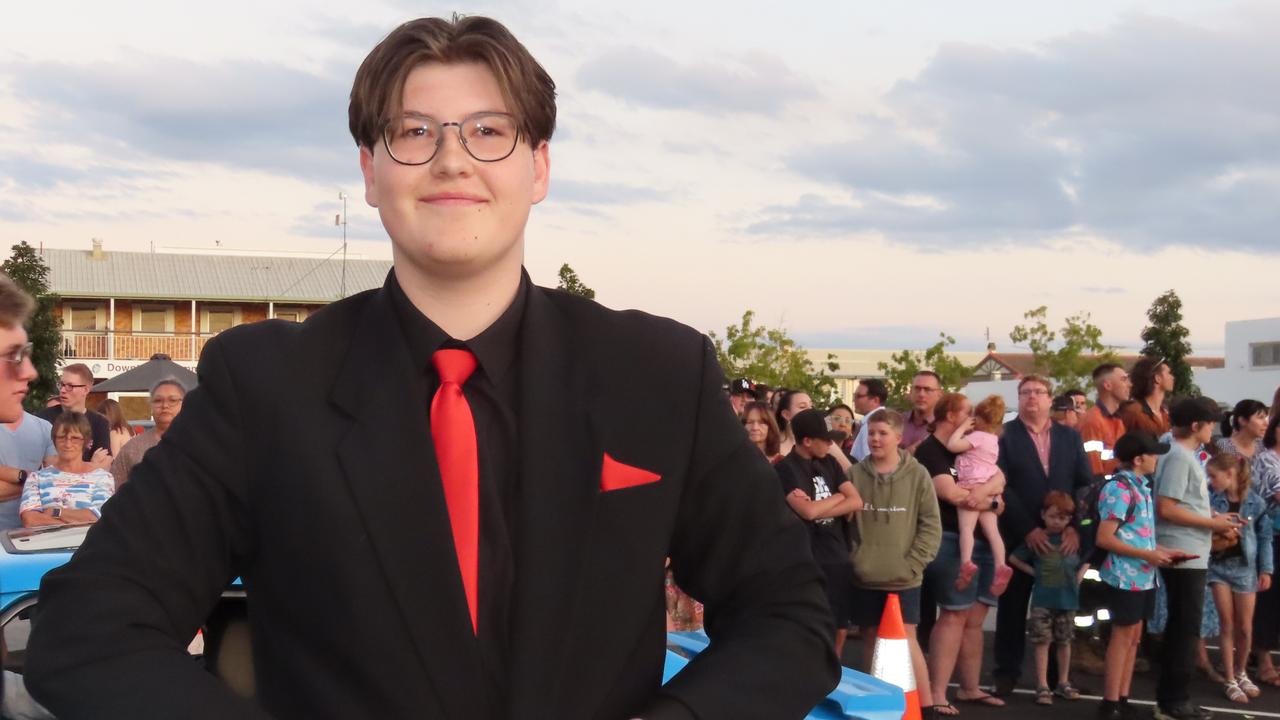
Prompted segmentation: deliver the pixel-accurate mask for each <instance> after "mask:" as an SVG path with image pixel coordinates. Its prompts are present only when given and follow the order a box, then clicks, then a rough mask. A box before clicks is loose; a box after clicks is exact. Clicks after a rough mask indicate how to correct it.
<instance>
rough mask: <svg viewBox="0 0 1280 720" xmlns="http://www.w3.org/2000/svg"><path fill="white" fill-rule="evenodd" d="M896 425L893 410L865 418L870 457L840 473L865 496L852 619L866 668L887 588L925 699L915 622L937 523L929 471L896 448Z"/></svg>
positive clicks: (938, 537) (857, 517)
mask: <svg viewBox="0 0 1280 720" xmlns="http://www.w3.org/2000/svg"><path fill="white" fill-rule="evenodd" d="M902 425H903V419H902V416H901V415H899V414H898V413H896V412H894V411H892V410H887V409H886V410H881V411H880V412H878V413H876V414H875V415H873V416H872V417H871V418H869V419H868V420H867V445H868V447H869V448H870V450H871V454H870V455H868V456H867V457H866V458H865V459H863V460H862V462H860V463H858V464H857V465H854V466H853V467H851V468H849V470H848V471H847V472H846V475H847V477H848V478H849V481H850V482H851V483H853V486H854V488H855V489H856V490H857V491H858V495H859V496H860V497H861V498H862V501H863V507H862V510H861V511H860V512H857V513H855V514H854V521H855V523H856V524H857V528H858V535H859V537H860V539H861V540H860V542H859V543H858V547H857V549H856V550H854V553H853V577H854V603H853V621H854V622H855V623H857V625H858V626H859V627H861V628H862V637H863V641H864V643H865V647H864V650H863V664H864V665H868V664H869V663H870V661H871V655H872V652H873V651H874V648H875V643H876V634H877V628H878V627H879V625H880V616H881V614H882V613H883V612H884V604H885V600H886V598H887V597H888V595H889V593H896V594H897V595H898V599H899V602H900V604H901V606H902V622H903V624H904V625H905V628H906V631H907V643H908V645H910V647H911V669H912V671H913V672H914V673H915V677H916V687H917V689H918V690H919V692H920V697H922V698H931V697H933V695H932V694H930V692H929V672H928V670H927V669H926V666H925V661H924V653H922V652H920V643H919V642H917V641H916V625H917V624H919V622H920V584H921V582H922V580H923V577H924V567H925V565H928V564H929V562H930V561H931V560H933V557H934V555H937V554H938V545H939V543H940V542H941V541H942V523H941V521H940V520H939V517H938V496H937V494H936V492H935V491H934V488H933V480H932V479H931V478H930V477H929V473H928V471H926V470H925V469H924V466H923V465H921V464H920V463H918V462H916V460H915V458H913V457H912V456H911V454H910V453H908V452H906V451H905V450H902V449H901V448H900V447H899V446H900V445H901V444H902Z"/></svg>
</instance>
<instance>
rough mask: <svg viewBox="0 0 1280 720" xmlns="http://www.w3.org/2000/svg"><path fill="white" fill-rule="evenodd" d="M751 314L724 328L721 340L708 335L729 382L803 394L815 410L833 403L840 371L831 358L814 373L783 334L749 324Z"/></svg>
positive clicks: (801, 354) (776, 330) (798, 349)
mask: <svg viewBox="0 0 1280 720" xmlns="http://www.w3.org/2000/svg"><path fill="white" fill-rule="evenodd" d="M754 320H755V312H754V311H752V310H748V311H746V312H745V313H743V314H742V322H741V323H740V324H738V325H730V326H729V327H727V328H725V331H724V337H723V338H722V337H719V336H717V335H716V334H715V333H708V334H709V335H710V336H711V341H712V343H713V344H714V345H715V349H716V359H717V360H719V361H720V367H721V368H722V369H723V370H724V372H725V374H726V375H727V376H729V377H730V378H735V377H745V378H750V379H751V380H752V381H754V382H758V383H765V384H766V385H770V386H772V387H785V388H790V389H792V390H803V391H804V392H806V393H808V394H809V397H810V398H812V399H813V404H814V405H815V406H817V407H829V406H831V405H832V404H834V403H836V402H837V401H838V399H839V398H837V397H836V392H835V390H836V381H835V378H834V377H833V375H831V374H828V373H832V374H834V373H835V372H836V371H837V370H839V369H840V365H839V363H837V362H836V361H835V357H836V356H835V355H833V354H830V353H828V354H827V362H826V363H825V365H826V368H825V370H824V371H818V370H816V369H815V368H814V366H813V361H811V360H810V359H809V355H808V354H807V353H806V352H805V351H804V348H802V347H800V346H799V345H797V344H796V342H795V341H794V340H792V339H791V338H790V337H788V336H787V332H786V330H782V329H772V328H767V327H765V326H763V325H755V324H753V323H754Z"/></svg>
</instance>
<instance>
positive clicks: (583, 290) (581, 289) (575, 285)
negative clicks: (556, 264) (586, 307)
mask: <svg viewBox="0 0 1280 720" xmlns="http://www.w3.org/2000/svg"><path fill="white" fill-rule="evenodd" d="M556 287H558V288H560V289H561V290H564V291H565V292H570V293H573V294H574V295H581V296H582V297H584V298H586V299H588V300H595V299H596V291H595V290H592V289H591V288H589V287H587V286H586V285H584V284H583V282H582V280H580V279H578V273H576V272H574V270H573V268H571V267H569V263H565V264H563V265H561V266H560V284H559V285H557V286H556Z"/></svg>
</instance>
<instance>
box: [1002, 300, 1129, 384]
mask: <svg viewBox="0 0 1280 720" xmlns="http://www.w3.org/2000/svg"><path fill="white" fill-rule="evenodd" d="M1048 314H1049V308H1048V307H1046V306H1044V305H1041V306H1040V307H1038V308H1036V309H1035V310H1028V311H1027V312H1025V313H1023V315H1022V317H1023V318H1025V319H1026V320H1028V321H1034V322H1035V324H1034V325H1018V326H1016V327H1014V328H1013V332H1011V333H1009V339H1011V340H1013V342H1014V343H1016V344H1019V345H1021V344H1023V343H1025V344H1026V345H1027V347H1029V348H1030V349H1031V355H1032V357H1033V358H1034V362H1035V371H1036V373H1038V374H1040V375H1044V376H1045V377H1048V378H1051V379H1052V380H1054V381H1055V382H1056V383H1057V386H1058V389H1065V388H1082V387H1085V386H1086V384H1087V383H1088V382H1089V380H1090V378H1091V376H1092V373H1093V369H1094V368H1095V367H1097V366H1098V365H1100V364H1102V363H1105V362H1115V360H1116V355H1115V352H1113V351H1112V350H1111V348H1109V347H1107V346H1106V345H1104V344H1103V342H1102V330H1101V329H1099V328H1098V326H1096V325H1094V324H1093V323H1091V322H1089V320H1090V315H1089V313H1087V312H1083V311H1082V312H1079V313H1077V314H1075V315H1072V316H1070V317H1068V318H1067V319H1066V321H1065V324H1064V325H1063V326H1062V329H1061V330H1060V331H1059V332H1054V331H1052V330H1050V329H1049V325H1048V323H1047V321H1046V319H1047V317H1048ZM1059 333H1061V335H1059ZM1059 337H1061V341H1059Z"/></svg>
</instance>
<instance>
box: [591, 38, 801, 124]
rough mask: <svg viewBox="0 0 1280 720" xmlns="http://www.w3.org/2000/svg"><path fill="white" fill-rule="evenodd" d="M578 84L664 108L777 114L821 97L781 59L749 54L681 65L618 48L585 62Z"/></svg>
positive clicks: (656, 55) (653, 54)
mask: <svg viewBox="0 0 1280 720" xmlns="http://www.w3.org/2000/svg"><path fill="white" fill-rule="evenodd" d="M577 80H578V83H579V85H580V86H581V87H582V88H583V89H586V90H596V91H598V92H601V93H604V94H606V95H611V96H613V97H616V98H618V99H620V100H623V101H626V102H628V103H632V104H634V105H639V106H644V107H652V108H658V109H662V110H693V111H697V112H705V113H713V114H717V115H719V114H723V113H748V114H756V115H778V114H780V113H781V112H782V111H783V110H784V109H785V108H786V106H787V105H788V104H789V103H791V102H794V101H797V100H807V99H810V98H813V97H815V96H816V95H817V90H816V88H815V87H814V85H813V84H812V83H810V82H809V81H808V80H806V79H804V78H802V77H800V76H799V75H797V74H795V73H794V72H792V71H791V70H790V69H789V68H787V66H786V65H785V64H784V63H783V62H782V61H781V59H779V58H777V57H776V56H773V55H771V54H768V53H764V52H759V51H756V52H751V53H748V54H745V55H743V56H741V57H740V58H738V59H736V61H733V62H731V63H728V64H716V63H712V62H700V63H690V64H682V63H680V62H678V61H676V60H673V59H671V58H669V57H667V56H665V55H662V54H661V53H657V52H654V51H653V50H648V49H645V48H638V47H620V48H615V49H612V50H608V51H606V52H604V53H602V54H600V55H598V56H596V57H595V58H593V59H591V60H588V61H587V62H585V63H583V65H582V67H581V69H580V70H579V71H578V76H577Z"/></svg>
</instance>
